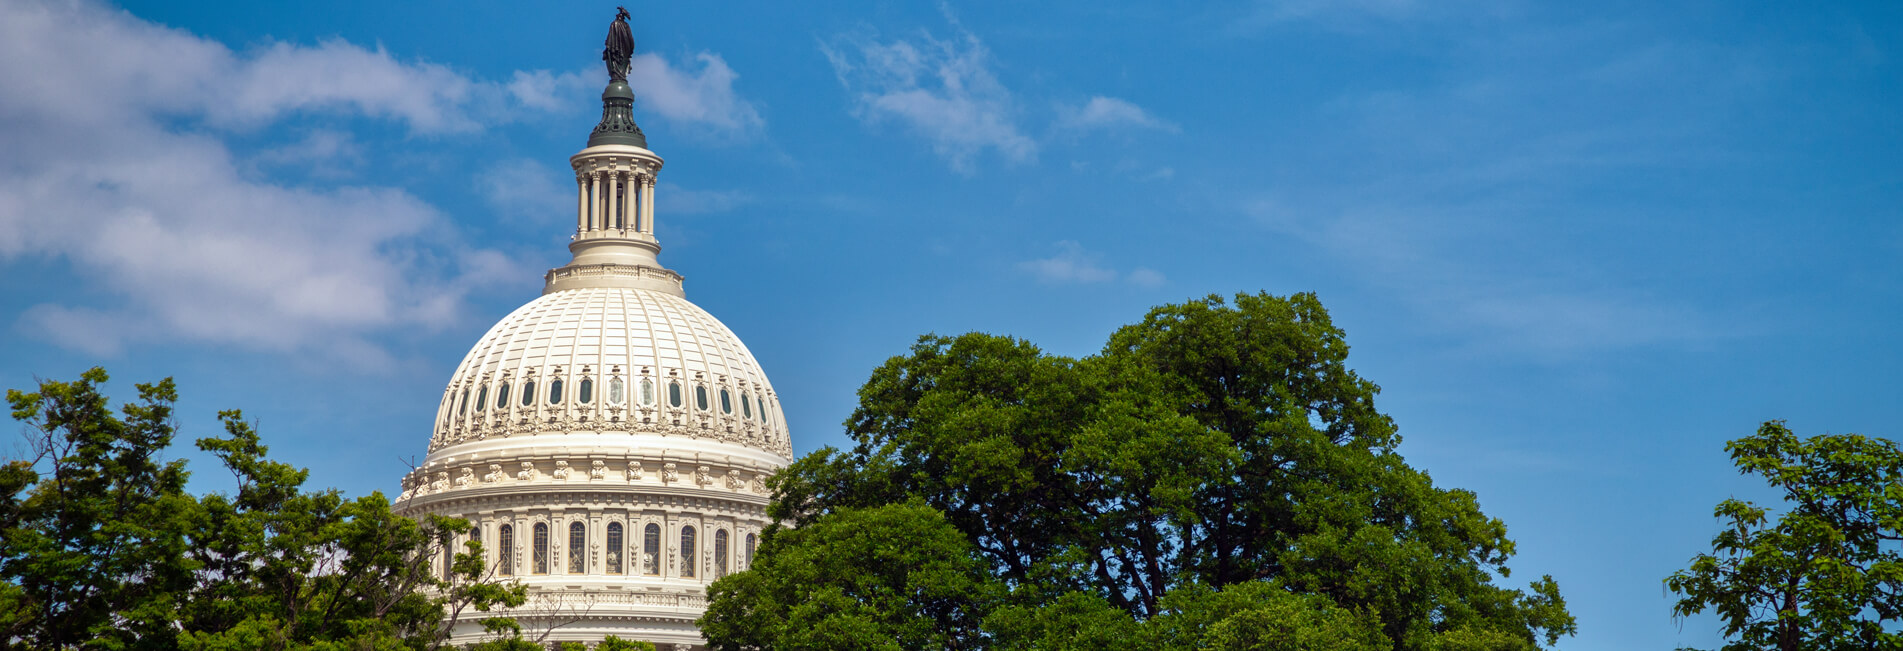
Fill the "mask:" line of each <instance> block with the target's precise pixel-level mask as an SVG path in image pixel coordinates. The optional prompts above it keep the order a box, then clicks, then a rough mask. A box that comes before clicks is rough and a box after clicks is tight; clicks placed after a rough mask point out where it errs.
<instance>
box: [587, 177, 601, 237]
mask: <svg viewBox="0 0 1903 651" xmlns="http://www.w3.org/2000/svg"><path fill="white" fill-rule="evenodd" d="M588 177H589V184H590V187H592V188H594V191H593V192H590V193H589V194H588V196H589V199H588V230H591V231H595V230H601V172H589V173H588Z"/></svg>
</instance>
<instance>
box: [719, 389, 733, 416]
mask: <svg viewBox="0 0 1903 651" xmlns="http://www.w3.org/2000/svg"><path fill="white" fill-rule="evenodd" d="M720 413H723V414H731V413H733V400H731V399H729V398H728V397H727V390H726V389H721V390H720Z"/></svg>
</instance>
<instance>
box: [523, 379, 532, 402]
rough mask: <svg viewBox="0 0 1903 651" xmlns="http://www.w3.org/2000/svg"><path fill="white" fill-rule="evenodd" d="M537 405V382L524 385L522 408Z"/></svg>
mask: <svg viewBox="0 0 1903 651" xmlns="http://www.w3.org/2000/svg"><path fill="white" fill-rule="evenodd" d="M533 404H535V380H529V381H527V382H523V383H522V406H524V407H527V406H530V405H533Z"/></svg>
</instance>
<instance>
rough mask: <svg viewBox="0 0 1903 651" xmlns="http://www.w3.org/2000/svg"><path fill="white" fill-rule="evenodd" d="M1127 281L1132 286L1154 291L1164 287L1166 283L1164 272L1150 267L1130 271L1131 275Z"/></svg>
mask: <svg viewBox="0 0 1903 651" xmlns="http://www.w3.org/2000/svg"><path fill="white" fill-rule="evenodd" d="M1125 279H1126V280H1128V281H1130V284H1132V285H1136V286H1138V287H1148V288H1152V289H1154V288H1157V287H1162V286H1163V283H1164V282H1165V280H1164V278H1163V273H1162V272H1160V271H1157V270H1155V269H1151V268H1148V267H1137V268H1135V269H1132V270H1130V275H1129V276H1127V277H1126V278H1125Z"/></svg>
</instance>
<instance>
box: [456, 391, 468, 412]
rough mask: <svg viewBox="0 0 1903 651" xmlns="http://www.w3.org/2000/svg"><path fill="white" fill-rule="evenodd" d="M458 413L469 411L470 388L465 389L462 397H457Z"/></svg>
mask: <svg viewBox="0 0 1903 651" xmlns="http://www.w3.org/2000/svg"><path fill="white" fill-rule="evenodd" d="M456 413H458V414H467V413H469V390H468V389H463V395H462V397H460V398H457V399H456Z"/></svg>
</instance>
